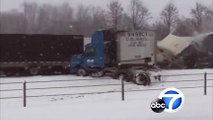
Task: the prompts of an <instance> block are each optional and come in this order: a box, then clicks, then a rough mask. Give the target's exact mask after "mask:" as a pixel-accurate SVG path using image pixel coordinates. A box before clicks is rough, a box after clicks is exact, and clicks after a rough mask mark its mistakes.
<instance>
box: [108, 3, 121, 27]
mask: <svg viewBox="0 0 213 120" xmlns="http://www.w3.org/2000/svg"><path fill="white" fill-rule="evenodd" d="M107 7H108V16H109V17H108V18H109V23H111V25H110V26H111V27H112V28H113V29H115V30H117V29H118V28H119V27H120V25H121V19H122V15H123V13H122V12H123V8H122V6H121V3H119V2H118V0H113V1H111V2H110V3H109V4H108V6H107Z"/></svg>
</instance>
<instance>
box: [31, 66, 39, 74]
mask: <svg viewBox="0 0 213 120" xmlns="http://www.w3.org/2000/svg"><path fill="white" fill-rule="evenodd" d="M38 73H39V69H38V68H37V67H32V68H30V75H38Z"/></svg>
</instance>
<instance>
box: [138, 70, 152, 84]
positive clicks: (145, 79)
mask: <svg viewBox="0 0 213 120" xmlns="http://www.w3.org/2000/svg"><path fill="white" fill-rule="evenodd" d="M150 82H151V80H150V77H149V75H148V74H147V73H139V74H137V75H136V76H135V83H136V84H137V85H144V86H146V85H149V84H150Z"/></svg>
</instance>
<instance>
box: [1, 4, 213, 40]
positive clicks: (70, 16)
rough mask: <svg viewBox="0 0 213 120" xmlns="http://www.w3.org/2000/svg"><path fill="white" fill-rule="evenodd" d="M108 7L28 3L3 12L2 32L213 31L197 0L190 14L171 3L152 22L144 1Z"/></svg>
mask: <svg viewBox="0 0 213 120" xmlns="http://www.w3.org/2000/svg"><path fill="white" fill-rule="evenodd" d="M106 7H107V9H103V8H101V7H97V6H85V5H79V6H77V7H75V8H72V7H71V6H70V5H69V3H64V4H61V5H57V6H54V5H50V4H43V5H38V4H37V3H33V2H32V3H31V2H25V3H23V4H22V8H23V9H22V11H21V12H20V11H18V10H13V11H9V12H3V13H1V18H0V19H1V20H0V21H1V23H0V24H1V26H0V33H26V34H80V35H86V36H90V35H91V34H92V33H93V32H94V31H96V30H98V29H109V28H113V29H114V30H154V31H156V39H158V40H161V39H163V38H164V37H165V36H167V35H168V34H169V33H172V34H175V35H179V36H189V35H193V34H194V33H196V32H197V33H200V32H208V31H213V24H212V23H213V10H212V9H210V8H208V7H207V6H205V5H203V4H201V3H196V4H195V6H194V7H193V8H192V9H191V12H190V15H191V16H189V17H184V16H179V15H178V9H177V8H176V6H175V4H174V3H172V2H169V3H168V4H167V5H166V6H165V8H164V9H163V10H162V11H161V14H160V19H157V20H156V21H155V22H154V23H153V24H150V22H149V20H150V19H151V18H152V16H151V13H150V11H149V9H148V8H147V7H146V6H145V5H144V3H143V1H142V0H131V1H130V3H129V5H128V8H123V6H122V4H121V3H120V2H119V1H118V0H112V1H110V2H109V3H108V4H107V6H106Z"/></svg>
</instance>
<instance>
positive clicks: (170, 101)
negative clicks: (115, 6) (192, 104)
mask: <svg viewBox="0 0 213 120" xmlns="http://www.w3.org/2000/svg"><path fill="white" fill-rule="evenodd" d="M183 103H184V95H183V93H182V92H181V91H180V90H178V89H176V88H167V89H165V90H163V91H162V92H161V94H160V96H159V97H158V98H157V99H155V100H153V101H152V102H151V104H150V107H151V109H152V110H153V111H154V112H156V113H161V112H163V111H164V110H165V112H169V113H173V112H176V111H178V110H179V109H180V108H181V107H182V106H183Z"/></svg>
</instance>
